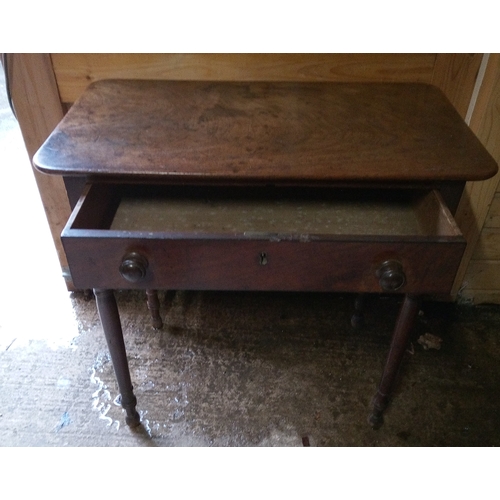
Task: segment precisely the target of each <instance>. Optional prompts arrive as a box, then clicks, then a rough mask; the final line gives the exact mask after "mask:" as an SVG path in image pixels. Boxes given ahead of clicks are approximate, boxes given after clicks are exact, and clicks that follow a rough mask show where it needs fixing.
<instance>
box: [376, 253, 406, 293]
mask: <svg viewBox="0 0 500 500" xmlns="http://www.w3.org/2000/svg"><path fill="white" fill-rule="evenodd" d="M377 278H378V282H379V285H380V288H382V290H383V291H384V292H395V291H396V290H399V289H400V288H401V287H402V286H403V285H404V284H405V283H406V276H405V273H404V271H403V266H402V264H401V262H398V261H397V260H386V261H385V262H383V263H382V264H381V265H380V267H379V268H378V270H377Z"/></svg>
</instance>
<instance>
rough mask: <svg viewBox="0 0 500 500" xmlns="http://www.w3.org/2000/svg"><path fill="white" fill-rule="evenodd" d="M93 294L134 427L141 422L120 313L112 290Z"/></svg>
mask: <svg viewBox="0 0 500 500" xmlns="http://www.w3.org/2000/svg"><path fill="white" fill-rule="evenodd" d="M94 294H95V297H96V303H97V310H98V312H99V317H100V318H101V323H102V327H103V330H104V335H105V337H106V342H107V344H108V349H109V353H110V355H111V361H112V362H113V368H114V370H115V375H116V379H117V381H118V387H119V389H120V394H121V405H122V408H123V409H124V410H125V411H126V412H127V417H126V422H127V425H129V426H130V427H136V426H138V425H139V424H140V423H141V418H140V416H139V414H138V413H137V411H136V409H135V407H136V405H137V399H136V397H135V395H134V392H133V387H132V381H131V380H130V371H129V368H128V361H127V353H126V351H125V342H124V341H123V332H122V327H121V323H120V314H119V312H118V307H117V305H116V299H115V295H114V293H113V290H101V289H95V290H94Z"/></svg>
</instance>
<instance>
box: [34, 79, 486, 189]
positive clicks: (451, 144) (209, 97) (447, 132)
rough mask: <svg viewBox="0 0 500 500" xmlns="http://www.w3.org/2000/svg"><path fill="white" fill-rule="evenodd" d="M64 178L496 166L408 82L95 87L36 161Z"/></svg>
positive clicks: (406, 176) (431, 97) (446, 172)
mask: <svg viewBox="0 0 500 500" xmlns="http://www.w3.org/2000/svg"><path fill="white" fill-rule="evenodd" d="M33 161H34V163H35V165H36V166H37V168H38V169H39V170H42V171H43V172H47V173H56V174H62V175H66V176H68V175H87V176H102V175H108V176H119V177H123V176H127V177H131V176H142V177H151V176H154V177H161V178H164V179H168V181H169V182H172V181H174V180H176V181H181V182H183V183H186V182H211V181H222V180H224V181H229V182H233V183H234V182H236V181H242V182H249V181H253V182H265V183H269V182H275V183H282V182H289V183H297V182H300V183H306V182H308V183H318V182H319V183H321V184H324V183H327V182H335V181H337V182H338V181H357V182H360V181H362V182H364V181H376V182H380V181H384V182H387V181H416V180H418V181H431V182H435V181H444V180H447V181H464V180H481V179H486V178H488V177H490V176H492V175H494V174H495V172H496V163H495V161H494V160H493V158H492V157H491V156H490V155H489V153H488V152H487V151H486V150H485V149H484V148H483V146H482V145H481V143H480V142H479V140H478V139H477V138H476V137H475V136H474V134H473V133H472V132H471V131H470V129H469V128H468V127H467V125H466V124H465V123H464V121H463V120H462V118H461V117H460V115H459V114H458V113H457V111H456V110H455V109H454V108H453V106H452V105H451V104H450V102H449V101H448V100H447V99H446V97H445V96H444V94H442V92H441V91H440V90H439V89H438V88H437V87H434V86H432V85H426V84H413V83H379V84H376V83H359V84H353V83H294V82H283V83H266V82H260V83H256V82H252V83H244V82H241V83H237V82H231V83H220V82H218V83H214V82H178V81H141V80H129V81H125V80H103V81H98V82H95V83H93V84H91V85H90V86H89V88H88V90H87V91H86V92H85V93H84V94H83V95H82V96H81V98H80V99H79V100H78V101H77V102H76V103H75V105H74V106H73V107H72V108H71V109H70V110H69V112H68V113H67V115H66V116H65V117H64V119H63V120H62V121H61V123H60V124H59V125H58V127H57V128H56V129H55V131H54V132H53V133H52V134H51V136H50V137H49V138H48V139H47V141H46V142H45V144H44V146H43V147H42V148H41V150H39V151H38V153H37V154H36V156H35V157H34V160H33Z"/></svg>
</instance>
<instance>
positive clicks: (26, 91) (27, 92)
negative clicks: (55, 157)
mask: <svg viewBox="0 0 500 500" xmlns="http://www.w3.org/2000/svg"><path fill="white" fill-rule="evenodd" d="M8 57H9V68H10V71H9V76H10V85H11V91H12V100H13V103H14V107H15V111H16V116H17V119H18V121H19V126H20V128H21V132H22V135H23V138H24V143H25V144H26V149H27V150H28V154H29V157H30V158H32V157H33V155H34V154H35V152H36V150H37V149H38V148H39V147H40V146H41V144H42V143H43V141H45V139H46V138H47V137H48V135H49V134H50V133H51V132H52V130H53V129H54V127H55V126H56V125H57V124H58V122H59V121H60V120H61V118H62V117H63V112H62V107H61V102H60V100H59V95H58V92H57V86H56V81H55V77H54V73H53V71H52V64H51V60H50V56H49V55H48V54H9V55H8ZM28 168H29V167H28ZM34 175H35V180H36V183H37V186H38V190H39V192H40V197H41V199H42V204H43V207H44V209H45V214H46V216H47V219H48V222H49V226H50V230H51V233H52V239H53V240H54V244H55V246H56V250H57V254H58V257H59V262H60V264H61V267H62V268H63V269H64V268H67V266H68V263H67V259H66V256H65V254H64V249H63V247H62V244H61V239H60V234H61V231H62V229H63V227H64V225H65V223H66V221H67V219H68V217H69V215H70V213H71V210H70V206H69V202H68V198H67V196H66V189H65V187H64V182H63V180H62V178H60V177H54V176H47V175H42V174H41V173H40V172H39V171H37V170H36V169H35V170H34ZM68 287H69V288H71V283H70V282H68Z"/></svg>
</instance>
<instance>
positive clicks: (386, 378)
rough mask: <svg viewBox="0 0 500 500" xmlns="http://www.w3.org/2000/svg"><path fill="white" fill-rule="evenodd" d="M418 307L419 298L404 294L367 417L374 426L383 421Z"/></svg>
mask: <svg viewBox="0 0 500 500" xmlns="http://www.w3.org/2000/svg"><path fill="white" fill-rule="evenodd" d="M418 308H419V298H418V297H415V296H413V295H406V296H405V299H404V302H403V305H402V306H401V310H400V312H399V316H398V319H397V322H396V326H395V328H394V334H393V336H392V340H391V347H390V349H389V354H388V356H387V361H386V363H385V368H384V372H383V374H382V379H381V381H380V384H379V387H378V390H377V393H376V394H375V397H374V398H373V412H372V413H371V415H370V416H369V419H368V421H369V423H370V424H371V425H372V426H373V427H375V428H376V427H379V426H380V425H381V424H382V422H383V417H382V414H383V412H384V410H385V409H386V407H387V405H388V404H389V398H390V396H391V393H392V391H393V389H394V385H395V381H396V377H397V374H398V370H399V367H400V365H401V361H402V359H403V355H404V352H405V350H406V347H407V346H408V341H409V338H410V333H411V330H412V328H413V325H414V322H415V318H416V315H417V313H418Z"/></svg>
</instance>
